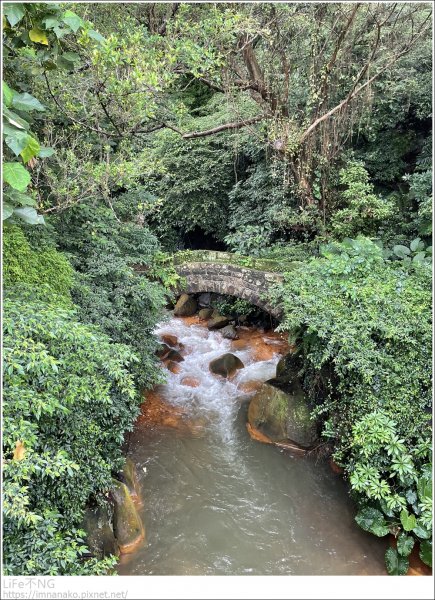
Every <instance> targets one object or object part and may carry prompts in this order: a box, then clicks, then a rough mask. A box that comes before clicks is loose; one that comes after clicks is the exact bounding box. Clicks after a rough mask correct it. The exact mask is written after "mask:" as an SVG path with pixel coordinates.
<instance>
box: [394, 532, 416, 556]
mask: <svg viewBox="0 0 435 600" xmlns="http://www.w3.org/2000/svg"><path fill="white" fill-rule="evenodd" d="M413 547H414V538H413V537H412V536H410V535H406V534H405V533H401V534H400V535H399V537H398V538H397V552H398V553H399V554H400V555H401V556H409V555H410V554H411V550H412V549H413Z"/></svg>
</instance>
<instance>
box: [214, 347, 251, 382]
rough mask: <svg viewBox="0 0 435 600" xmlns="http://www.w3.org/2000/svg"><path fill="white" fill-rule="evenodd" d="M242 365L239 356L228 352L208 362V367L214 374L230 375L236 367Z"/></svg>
mask: <svg viewBox="0 0 435 600" xmlns="http://www.w3.org/2000/svg"><path fill="white" fill-rule="evenodd" d="M244 366H245V365H244V364H243V363H242V361H241V360H240V358H238V357H237V356H236V355H235V354H231V352H228V353H227V354H223V355H222V356H219V358H215V359H214V360H212V361H211V362H210V364H209V369H210V371H211V372H212V373H214V374H215V375H222V377H232V376H233V375H234V374H235V373H236V371H237V370H238V369H243V367H244Z"/></svg>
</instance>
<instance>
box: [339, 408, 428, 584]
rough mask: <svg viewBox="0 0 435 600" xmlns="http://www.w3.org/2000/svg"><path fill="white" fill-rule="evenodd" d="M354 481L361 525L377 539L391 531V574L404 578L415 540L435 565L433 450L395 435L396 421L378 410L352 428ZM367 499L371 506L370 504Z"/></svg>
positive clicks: (388, 560) (423, 556) (424, 557)
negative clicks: (393, 544)
mask: <svg viewBox="0 0 435 600" xmlns="http://www.w3.org/2000/svg"><path fill="white" fill-rule="evenodd" d="M352 454H353V459H352V462H351V463H350V464H349V466H348V470H349V471H350V472H351V475H350V483H351V485H352V489H353V490H354V491H355V492H356V493H357V497H358V498H359V499H360V501H361V503H362V505H363V506H364V508H362V510H360V512H359V513H358V515H357V516H356V521H357V523H358V524H359V525H360V526H361V527H362V528H363V529H365V530H366V531H369V532H370V533H373V534H374V535H376V536H378V537H383V536H385V535H387V534H388V533H393V534H394V535H395V536H396V537H397V549H393V548H390V549H389V550H388V551H387V554H386V565H387V570H388V572H389V573H390V574H391V575H401V574H405V573H406V572H407V570H408V566H409V564H408V559H407V557H408V556H409V554H410V553H411V550H412V548H413V546H414V543H415V540H416V539H417V540H418V541H419V542H420V557H421V559H422V560H423V562H425V563H426V564H428V565H429V566H432V550H431V546H429V542H428V540H429V539H430V538H431V535H432V464H431V457H432V448H431V443H430V438H429V439H423V438H420V439H418V438H417V440H416V444H415V445H414V446H412V447H410V446H406V445H405V440H404V439H400V437H399V436H398V434H397V423H396V422H395V420H393V419H392V418H391V417H389V416H387V414H386V413H385V411H383V410H378V411H375V412H373V413H370V414H368V415H365V416H364V417H362V418H361V419H360V420H359V421H358V422H357V423H356V424H355V425H354V427H353V438H352ZM367 500H368V502H367Z"/></svg>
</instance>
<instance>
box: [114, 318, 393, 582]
mask: <svg viewBox="0 0 435 600" xmlns="http://www.w3.org/2000/svg"><path fill="white" fill-rule="evenodd" d="M157 333H158V334H159V335H164V334H171V335H175V336H176V337H177V338H178V340H179V341H180V342H181V343H182V344H183V345H184V351H183V354H184V361H183V362H181V363H179V365H180V369H181V370H180V372H179V373H171V372H168V380H167V383H166V384H165V385H164V386H160V387H159V388H158V390H157V392H156V394H157V396H158V398H159V399H160V400H163V401H164V402H166V403H168V404H170V405H172V406H173V407H174V411H175V413H176V414H177V415H178V417H179V419H178V420H179V424H180V426H178V427H177V426H176V424H175V425H174V426H161V424H160V425H159V424H152V423H150V422H149V421H148V422H147V420H146V419H142V420H141V419H139V421H138V424H137V426H136V428H135V430H134V432H133V433H132V435H131V436H130V439H129V443H128V455H129V456H130V457H131V458H132V460H133V461H134V463H135V464H136V466H137V470H138V472H139V479H140V486H141V492H142V505H141V507H140V511H141V516H142V518H143V521H144V523H145V528H146V542H145V543H144V544H143V545H142V546H141V547H139V548H138V549H137V550H136V551H135V552H134V553H133V554H128V555H123V556H122V557H121V561H120V564H119V567H118V571H119V574H121V575H380V574H384V573H385V570H384V559H383V555H384V552H385V546H384V543H383V542H382V541H380V540H377V539H376V538H374V537H373V536H371V535H369V534H366V533H365V532H363V531H361V530H360V529H359V528H358V526H357V525H356V523H355V521H354V513H355V508H354V506H353V504H352V502H351V501H350V499H349V497H348V492H347V488H346V486H345V484H344V482H343V481H342V479H341V477H340V476H339V475H337V474H335V473H333V472H332V471H331V468H330V466H329V464H328V462H326V461H321V460H319V459H316V458H315V457H312V456H311V457H310V456H306V457H302V458H301V457H300V456H297V457H296V456H292V455H291V454H289V453H288V452H286V451H282V450H279V449H278V448H276V447H274V446H271V445H267V444H262V443H259V442H257V441H254V440H252V439H251V438H250V437H249V434H248V432H247V429H246V414H247V407H248V401H249V397H250V394H249V393H246V392H243V391H242V390H243V389H245V390H246V389H247V385H249V382H255V381H257V382H258V381H265V380H267V379H269V378H271V377H273V376H274V374H275V366H276V363H277V362H278V360H279V358H280V355H279V354H278V353H275V355H274V356H272V352H271V353H270V356H268V357H266V358H267V360H255V358H257V359H258V354H257V357H256V356H255V352H253V349H252V347H250V345H249V343H248V344H247V346H246V348H244V349H243V344H240V347H241V349H240V350H232V348H233V347H234V346H232V343H231V341H229V340H225V339H223V337H222V335H221V334H220V333H219V332H209V331H208V330H207V328H206V327H204V326H203V325H200V324H190V323H189V319H184V320H183V319H175V318H173V319H171V320H170V321H168V322H165V323H163V324H161V326H160V327H159V328H158V330H157ZM264 337H265V338H266V342H267V343H268V344H269V349H270V348H272V351H273V344H274V343H276V340H274V339H273V338H269V340H267V334H264ZM231 351H232V352H234V354H236V355H237V356H238V357H239V358H240V359H241V360H242V361H243V363H244V364H245V368H244V369H242V370H240V371H238V373H237V375H236V376H235V377H234V378H233V379H232V380H231V381H228V380H224V379H223V378H220V377H217V376H215V375H212V374H211V373H210V371H209V369H208V364H209V362H210V361H211V360H212V359H214V358H216V357H218V356H220V355H221V354H223V353H225V352H231ZM187 376H188V377H189V378H194V380H196V381H194V384H195V385H197V387H189V386H188V385H186V384H185V382H186V380H185V378H186V377H187ZM183 380H184V384H183V383H182V381H183ZM198 384H199V385H198ZM156 394H155V395H156ZM251 395H252V392H251ZM180 415H181V417H180ZM181 425H183V426H181Z"/></svg>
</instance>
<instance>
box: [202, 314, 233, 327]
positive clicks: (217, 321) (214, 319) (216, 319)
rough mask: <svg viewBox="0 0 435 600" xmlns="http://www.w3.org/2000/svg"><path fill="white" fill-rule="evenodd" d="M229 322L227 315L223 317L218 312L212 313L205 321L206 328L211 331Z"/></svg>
mask: <svg viewBox="0 0 435 600" xmlns="http://www.w3.org/2000/svg"><path fill="white" fill-rule="evenodd" d="M229 322H230V320H229V318H228V317H223V316H222V315H220V314H215V313H213V314H212V316H211V319H210V320H209V322H208V323H207V328H208V329H209V330H210V331H212V330H214V329H223V327H226V326H227V325H228V323H229Z"/></svg>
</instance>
